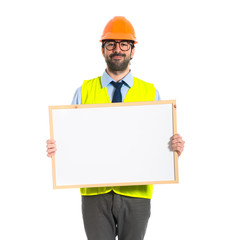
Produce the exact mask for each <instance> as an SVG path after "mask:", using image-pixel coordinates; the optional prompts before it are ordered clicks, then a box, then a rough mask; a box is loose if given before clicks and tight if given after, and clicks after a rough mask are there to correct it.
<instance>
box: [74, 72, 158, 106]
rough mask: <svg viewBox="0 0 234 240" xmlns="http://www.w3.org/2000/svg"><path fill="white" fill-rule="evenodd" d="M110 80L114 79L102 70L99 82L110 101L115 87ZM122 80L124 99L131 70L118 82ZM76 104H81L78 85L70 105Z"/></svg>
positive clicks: (131, 77)
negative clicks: (105, 89) (105, 90)
mask: <svg viewBox="0 0 234 240" xmlns="http://www.w3.org/2000/svg"><path fill="white" fill-rule="evenodd" d="M111 81H114V80H113V79H112V78H111V77H110V76H109V75H108V73H107V72H106V71H104V73H103V74H102V76H101V84H102V87H103V88H104V87H106V88H107V92H108V94H109V97H110V100H111V101H112V98H113V95H114V91H115V87H114V86H113V85H112V84H111V83H110V82H111ZM122 81H124V84H123V86H122V88H121V94H122V99H123V101H124V98H125V96H126V94H127V92H128V89H129V88H131V87H132V86H133V75H132V73H131V71H130V72H129V73H128V74H127V75H126V76H125V77H124V78H123V79H121V80H120V81H119V82H122ZM159 100H160V95H159V92H158V90H157V89H156V94H155V101H159ZM76 104H82V98H81V87H79V88H78V89H77V90H76V92H75V95H74V97H73V100H72V105H76Z"/></svg>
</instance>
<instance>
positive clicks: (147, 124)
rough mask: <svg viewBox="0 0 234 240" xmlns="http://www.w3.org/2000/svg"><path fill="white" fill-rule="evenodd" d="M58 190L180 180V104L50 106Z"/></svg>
mask: <svg viewBox="0 0 234 240" xmlns="http://www.w3.org/2000/svg"><path fill="white" fill-rule="evenodd" d="M49 112H50V128H51V138H53V139H55V140H56V145H57V152H56V154H55V157H53V159H52V162H53V185H54V188H75V187H97V186H98V187H101V186H121V185H122V186H124V185H125V186H126V185H145V184H157V183H177V182H178V159H177V154H176V153H174V152H173V151H172V150H171V148H170V139H171V137H172V136H173V135H174V134H175V133H176V116H175V114H176V105H175V101H174V100H173V101H172V100H171V101H153V102H139V103H109V104H89V105H69V106H51V107H49Z"/></svg>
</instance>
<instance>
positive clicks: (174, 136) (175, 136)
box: [172, 133, 181, 138]
mask: <svg viewBox="0 0 234 240" xmlns="http://www.w3.org/2000/svg"><path fill="white" fill-rule="evenodd" d="M179 137H181V136H180V134H179V133H176V134H174V135H173V136H172V138H179Z"/></svg>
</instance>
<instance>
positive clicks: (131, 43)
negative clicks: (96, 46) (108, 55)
mask: <svg viewBox="0 0 234 240" xmlns="http://www.w3.org/2000/svg"><path fill="white" fill-rule="evenodd" d="M107 42H114V43H115V46H114V48H113V49H112V50H108V49H107V48H106V50H108V51H113V50H115V49H116V47H117V43H118V44H119V48H120V49H121V51H124V52H126V51H128V50H129V49H130V48H132V49H133V48H134V47H135V45H134V41H132V40H121V41H119V42H117V41H115V40H113V39H105V40H103V41H102V48H104V47H105V44H106V43H107ZM121 42H128V43H129V45H130V47H129V49H128V50H122V48H121V47H120V43H121Z"/></svg>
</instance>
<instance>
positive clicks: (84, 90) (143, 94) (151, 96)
mask: <svg viewBox="0 0 234 240" xmlns="http://www.w3.org/2000/svg"><path fill="white" fill-rule="evenodd" d="M155 92H156V91H155V87H154V85H153V84H151V83H147V82H144V81H142V80H140V79H139V78H136V77H134V81H133V86H132V88H129V90H128V92H127V95H126V97H125V99H124V101H123V102H142V101H154V100H155ZM81 98H82V104H98V103H111V100H110V98H109V95H108V92H107V88H106V87H104V88H102V85H101V77H97V78H94V79H91V80H85V81H84V83H83V85H82V87H81ZM111 190H113V191H114V192H116V193H118V194H121V195H125V196H130V197H139V198H148V199H151V198H152V193H153V185H139V186H118V187H93V188H81V189H80V192H81V195H83V196H91V195H98V194H104V193H108V192H110V191H111Z"/></svg>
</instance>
